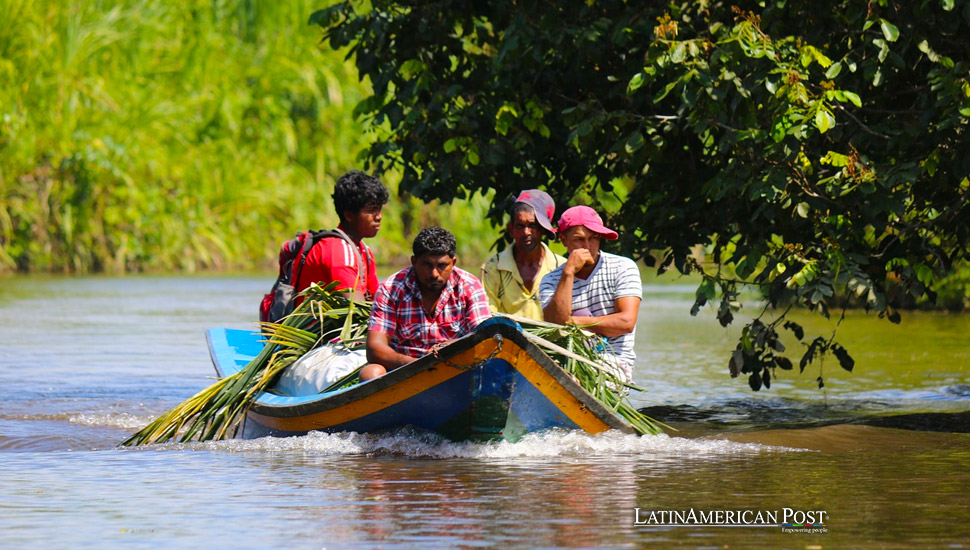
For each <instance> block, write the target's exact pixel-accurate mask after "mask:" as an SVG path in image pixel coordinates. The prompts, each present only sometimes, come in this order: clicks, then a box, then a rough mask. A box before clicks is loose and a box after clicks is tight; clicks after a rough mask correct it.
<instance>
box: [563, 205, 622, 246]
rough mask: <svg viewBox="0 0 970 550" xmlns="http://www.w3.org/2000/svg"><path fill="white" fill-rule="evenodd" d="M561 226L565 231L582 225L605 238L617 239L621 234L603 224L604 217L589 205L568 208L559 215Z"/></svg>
mask: <svg viewBox="0 0 970 550" xmlns="http://www.w3.org/2000/svg"><path fill="white" fill-rule="evenodd" d="M557 225H558V226H559V230H560V231H565V230H567V229H569V228H570V227H576V226H577V225H582V226H583V227H586V228H587V229H589V230H590V231H594V232H596V233H599V234H600V236H602V237H603V238H604V239H607V240H610V241H615V240H616V239H617V238H618V237H619V235H617V233H616V231H613V230H612V229H610V228H609V227H606V226H605V225H603V218H600V215H599V214H597V213H596V210H593V209H592V208H590V207H588V206H574V207H572V208H567V209H566V211H565V212H563V213H562V215H561V216H559V223H558V224H557Z"/></svg>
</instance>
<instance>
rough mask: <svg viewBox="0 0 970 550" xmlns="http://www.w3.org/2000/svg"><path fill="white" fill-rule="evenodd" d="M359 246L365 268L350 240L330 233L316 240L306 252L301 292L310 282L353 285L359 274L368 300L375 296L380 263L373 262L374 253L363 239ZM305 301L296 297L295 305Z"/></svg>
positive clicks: (340, 287)
mask: <svg viewBox="0 0 970 550" xmlns="http://www.w3.org/2000/svg"><path fill="white" fill-rule="evenodd" d="M357 250H358V252H360V258H361V260H363V262H364V269H360V268H359V267H358V265H357V255H356V254H354V249H353V248H351V246H350V244H349V243H348V242H347V241H345V240H343V239H341V238H340V237H327V238H324V239H322V240H321V241H320V242H318V243H317V244H315V245H314V246H313V248H311V249H310V252H308V253H307V256H306V263H305V264H303V271H302V273H300V280H299V281H297V285H296V290H297V292H300V291H302V290H304V289H305V288H306V287H308V286H310V283H317V284H319V285H325V284H328V283H331V282H333V281H339V282H340V284H339V285H337V289H343V288H353V286H354V279H357V278H358V277H359V282H358V283H357V290H359V291H361V293H363V294H364V295H365V296H366V298H367V299H368V300H372V299H373V298H374V293H376V292H377V266H376V265H375V264H374V253H373V252H372V251H371V249H370V247H369V246H367V245H366V244H364V241H363V240H361V241H360V242H359V243H357ZM301 302H303V299H302V298H297V301H296V305H300V303H301Z"/></svg>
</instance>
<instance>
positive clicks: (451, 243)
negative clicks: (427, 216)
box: [411, 227, 458, 258]
mask: <svg viewBox="0 0 970 550" xmlns="http://www.w3.org/2000/svg"><path fill="white" fill-rule="evenodd" d="M411 250H412V252H414V255H415V256H422V255H424V254H428V255H430V256H444V255H445V254H447V255H448V256H450V257H452V258H454V257H455V254H457V253H458V243H457V242H456V241H455V236H454V235H452V234H451V231H448V230H447V229H443V228H441V227H428V228H425V229H422V230H421V232H420V233H418V236H417V237H415V238H414V244H413V245H412V246H411Z"/></svg>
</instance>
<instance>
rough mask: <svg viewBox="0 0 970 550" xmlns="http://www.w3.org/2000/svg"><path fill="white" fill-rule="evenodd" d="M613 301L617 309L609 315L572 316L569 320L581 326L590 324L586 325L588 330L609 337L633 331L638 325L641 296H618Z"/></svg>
mask: <svg viewBox="0 0 970 550" xmlns="http://www.w3.org/2000/svg"><path fill="white" fill-rule="evenodd" d="M613 303H614V304H615V306H616V311H615V312H613V313H611V314H609V315H603V316H600V317H591V316H583V315H577V316H571V317H570V318H569V322H570V323H573V324H576V325H581V326H585V325H590V326H586V327H585V328H586V330H588V331H590V332H592V333H594V334H599V335H600V336H605V337H607V338H613V337H614V336H621V335H623V334H629V333H631V332H633V329H634V327H636V326H637V312H638V311H639V310H640V298H639V297H637V296H624V297H623V298H617V299H616V300H615V301H614V302H613Z"/></svg>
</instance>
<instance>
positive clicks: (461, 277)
mask: <svg viewBox="0 0 970 550" xmlns="http://www.w3.org/2000/svg"><path fill="white" fill-rule="evenodd" d="M491 315H492V314H491V312H490V311H489V309H488V296H486V295H485V289H484V288H483V287H482V283H481V281H479V280H478V278H476V277H475V276H474V275H472V274H471V273H469V272H467V271H464V270H462V269H459V268H457V267H456V268H454V269H453V270H452V272H451V277H450V278H449V279H448V283H447V284H446V285H445V288H444V289H442V291H441V297H439V298H438V303H437V304H435V309H434V314H433V315H432V316H431V317H430V318H429V317H428V314H427V313H425V311H424V307H422V305H421V288H420V287H419V286H418V279H417V277H416V276H415V274H414V268H413V267H408V268H407V269H402V270H401V271H398V272H397V273H395V274H394V275H391V276H390V277H388V278H387V279H386V280H385V281H384V282H383V283H382V284H381V286H380V287H379V288H378V289H377V294H376V295H375V296H374V305H373V307H372V308H371V314H370V322H369V323H368V325H367V328H368V329H369V330H376V331H380V332H383V333H384V334H387V336H388V341H389V343H390V345H391V348H393V349H394V350H395V351H397V352H398V353H403V354H404V355H410V356H411V357H421V356H422V355H426V354H427V353H428V352H429V351H431V347H432V346H434V345H435V344H438V343H440V342H444V341H446V340H450V339H452V338H458V337H460V336H464V335H465V334H468V333H469V332H471V331H472V330H474V329H475V327H477V326H478V324H479V323H481V322H482V321H484V320H486V319H488V318H489V317H491Z"/></svg>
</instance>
